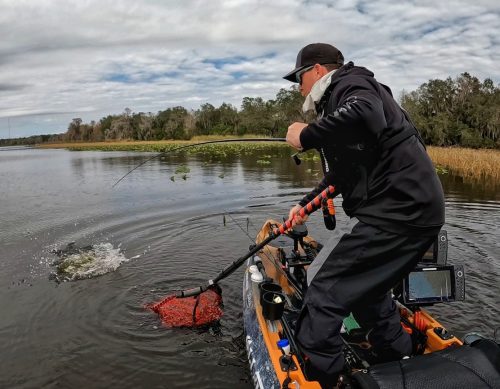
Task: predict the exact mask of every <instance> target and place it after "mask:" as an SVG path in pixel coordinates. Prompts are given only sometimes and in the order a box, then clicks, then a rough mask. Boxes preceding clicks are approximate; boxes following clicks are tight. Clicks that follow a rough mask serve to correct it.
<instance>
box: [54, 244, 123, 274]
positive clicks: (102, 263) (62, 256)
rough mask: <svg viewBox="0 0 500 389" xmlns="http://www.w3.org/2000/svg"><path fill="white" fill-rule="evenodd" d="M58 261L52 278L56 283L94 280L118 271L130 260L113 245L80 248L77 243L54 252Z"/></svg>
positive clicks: (55, 263)
mask: <svg viewBox="0 0 500 389" xmlns="http://www.w3.org/2000/svg"><path fill="white" fill-rule="evenodd" d="M52 252H53V253H54V254H56V255H57V257H58V259H57V260H56V261H55V262H54V263H53V266H55V268H56V271H55V272H54V273H53V274H51V278H52V279H54V280H55V281H56V282H64V281H74V280H81V279H86V278H92V277H96V276H100V275H102V274H106V273H108V272H110V271H114V270H116V269H117V268H118V267H119V266H120V264H121V263H123V262H126V261H128V259H127V258H126V257H125V256H124V255H123V253H121V252H120V249H119V248H114V247H113V245H112V244H111V243H98V244H93V245H88V246H83V247H78V246H77V245H76V244H75V242H71V243H69V244H68V245H67V246H66V247H65V248H63V249H57V250H53V251H52Z"/></svg>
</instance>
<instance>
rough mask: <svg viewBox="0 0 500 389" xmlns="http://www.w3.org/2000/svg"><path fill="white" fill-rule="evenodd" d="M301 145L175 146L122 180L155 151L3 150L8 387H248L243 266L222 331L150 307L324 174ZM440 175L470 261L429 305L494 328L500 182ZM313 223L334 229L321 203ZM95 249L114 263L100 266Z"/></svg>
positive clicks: (219, 262)
mask: <svg viewBox="0 0 500 389" xmlns="http://www.w3.org/2000/svg"><path fill="white" fill-rule="evenodd" d="M290 154H291V152H290V150H287V149H283V148H281V149H277V150H275V151H272V152H270V151H265V152H264V151H260V152H259V151H257V152H255V153H253V154H252V153H250V154H245V155H236V156H235V155H225V156H224V155H223V156H220V155H219V156H218V157H217V158H208V157H207V156H206V155H190V156H188V155H184V154H180V155H174V156H170V157H168V158H166V159H162V160H155V161H152V162H151V163H148V164H146V165H145V166H143V167H142V168H141V169H139V170H137V171H136V172H134V173H132V174H131V175H130V176H129V177H127V179H125V180H124V181H123V182H121V183H120V184H119V185H118V186H117V187H115V188H114V189H112V188H111V186H112V184H113V183H114V182H115V181H116V180H117V179H118V178H120V177H121V176H122V175H123V174H125V173H126V172H127V171H128V170H129V169H131V168H132V167H133V166H135V165H136V164H138V163H140V162H141V161H142V160H143V159H144V158H146V157H149V156H150V155H151V154H148V153H126V152H108V153H102V152H69V151H65V150H11V151H2V152H0V199H1V202H0V242H1V248H2V251H1V253H0V288H1V290H2V293H1V295H0V308H1V312H2V313H1V315H0V343H1V344H2V346H3V347H2V348H3V352H2V354H1V357H0V358H1V363H0V387H16V388H39V387H48V388H50V387H92V388H101V387H102V388H104V387H123V388H136V387H148V388H149V387H166V388H167V387H168V388H193V387H196V388H236V387H238V388H250V387H251V386H252V385H251V383H250V378H249V376H248V369H247V362H246V354H245V351H244V348H243V344H242V338H241V335H242V332H243V326H242V316H241V282H242V272H241V271H237V272H236V273H235V274H233V275H232V276H231V277H230V278H228V279H227V280H224V281H223V282H222V288H223V299H224V316H223V317H222V319H221V321H220V323H218V325H217V326H214V327H211V328H209V329H204V330H192V329H169V328H166V327H165V326H162V324H161V323H160V321H159V320H158V318H157V316H155V315H154V314H153V313H151V312H150V311H148V310H146V309H144V305H145V304H147V303H150V302H153V301H157V300H160V299H162V298H163V297H165V296H166V295H168V294H169V292H171V291H173V290H176V289H180V288H185V287H192V286H197V285H199V284H201V283H203V282H204V281H205V280H206V279H209V278H213V276H215V275H216V274H217V273H218V272H219V271H220V270H222V269H223V268H224V267H225V266H226V265H228V264H229V263H230V262H232V261H233V260H234V259H236V258H238V257H240V256H241V255H243V254H244V253H245V252H246V251H247V250H248V246H249V244H250V243H251V240H250V238H249V237H248V236H247V234H248V235H250V236H251V237H254V236H255V233H256V232H257V230H258V229H259V228H260V226H261V225H262V223H263V222H264V221H265V220H266V219H267V218H270V217H272V218H275V219H281V218H282V217H283V216H285V215H287V214H288V210H289V208H290V207H291V206H292V205H294V204H295V203H296V202H297V200H299V199H300V198H301V196H302V194H303V193H305V192H307V191H308V190H309V189H310V188H312V187H313V186H314V185H315V183H316V181H317V180H318V179H319V176H320V173H319V164H318V163H317V162H316V161H312V160H308V161H304V162H303V163H302V165H300V166H299V167H297V166H296V165H295V164H294V163H293V161H292V160H291V159H290V158H289V155H290ZM441 178H442V181H443V185H444V187H445V192H446V198H447V224H446V226H445V228H446V229H447V231H448V237H449V242H450V246H449V262H450V263H451V264H453V263H462V264H463V265H464V266H465V269H466V277H467V285H466V288H467V289H466V292H467V301H465V302H463V303H454V304H449V305H439V306H435V307H433V308H432V312H433V313H434V314H435V315H436V316H437V317H438V319H439V320H441V321H442V322H443V324H445V325H446V326H447V327H448V328H449V329H450V330H451V331H453V332H455V333H456V334H458V335H463V334H464V333H466V332H469V331H479V332H482V333H484V334H486V335H488V336H492V334H493V328H494V327H495V326H500V323H499V320H498V317H500V307H499V305H500V304H499V297H498V296H499V295H500V286H499V285H500V284H499V282H498V279H499V276H500V259H499V257H500V255H499V254H500V243H499V233H498V231H499V228H498V226H499V225H500V197H499V195H498V194H497V187H496V186H495V185H493V186H491V185H489V186H488V185H485V186H482V185H479V184H467V183H463V182H461V180H460V178H457V177H452V176H442V177H441ZM337 205H340V201H338V200H337ZM337 209H338V213H339V218H338V222H339V223H344V222H346V217H345V215H343V213H342V211H341V210H340V207H338V208H337ZM225 214H226V215H227V214H230V215H231V217H228V216H226V217H225V218H224V215H225ZM224 219H225V223H224ZM233 219H234V221H233ZM236 223H237V224H238V225H237V224H236ZM309 231H310V233H311V235H313V236H314V237H316V238H317V239H318V240H322V239H323V240H324V239H326V238H327V236H328V231H326V230H325V229H324V227H323V225H322V220H321V217H320V216H319V215H317V216H313V217H311V219H310V223H309ZM72 242H74V243H73V244H72V245H70V246H69V247H68V244H71V243H72ZM75 249H76V250H77V253H76V254H78V250H80V249H82V251H80V254H82V253H83V254H82V255H83V256H76V257H71V255H75V252H73V251H71V250H75ZM84 249H86V250H91V251H90V252H91V254H92V256H93V257H92V258H94V257H99V258H100V260H101V262H99V263H92V264H91V265H92V266H90V265H89V264H88V262H86V261H87V257H85V255H87V254H88V252H89V251H85V250H84ZM58 250H60V251H58ZM61 250H62V251H61ZM65 250H66V251H65ZM92 250H93V251H92ZM68 258H70V259H71V261H73V262H71V263H66V267H65V269H66V270H68V269H69V270H68V271H69V272H70V273H69V275H68V274H61V268H60V267H58V265H61V260H67V259H68ZM75 263H76V265H75ZM82 264H83V265H82ZM71 266H77V267H78V269H80V271H81V274H79V276H78V277H73V276H72V275H74V274H75V270H74V269H73V268H72V267H71ZM58 270H59V277H57V276H55V275H57V274H58ZM64 280H70V281H66V282H61V281H64ZM58 281H59V282H58Z"/></svg>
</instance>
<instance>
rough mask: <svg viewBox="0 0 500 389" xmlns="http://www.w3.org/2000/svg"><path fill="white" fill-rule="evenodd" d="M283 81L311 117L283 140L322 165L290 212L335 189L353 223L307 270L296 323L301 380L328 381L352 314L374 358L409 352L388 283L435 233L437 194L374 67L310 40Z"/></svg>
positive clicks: (411, 133)
mask: <svg viewBox="0 0 500 389" xmlns="http://www.w3.org/2000/svg"><path fill="white" fill-rule="evenodd" d="M284 78H285V79H286V80H289V81H292V82H298V83H299V85H300V92H301V94H302V96H304V97H305V102H304V107H303V109H304V110H310V109H313V110H315V111H316V113H317V114H318V117H317V120H316V121H314V122H313V123H310V124H306V123H298V122H296V123H293V124H292V125H290V126H289V127H288V133H287V142H288V143H289V144H290V145H291V146H293V147H294V148H296V149H298V150H309V149H313V148H314V149H317V150H318V151H319V154H320V157H321V161H322V165H323V171H324V178H323V180H322V181H321V182H320V183H319V184H318V186H317V187H316V188H315V189H313V190H312V192H311V193H310V194H308V195H306V196H305V197H304V198H303V199H302V200H301V201H300V203H299V204H298V205H297V206H295V207H294V208H292V210H291V211H290V214H292V213H294V212H295V211H296V210H297V209H298V208H299V207H300V206H302V205H305V204H306V203H307V202H308V201H309V200H311V199H312V198H313V197H314V196H315V195H316V194H318V193H319V192H320V191H321V190H322V189H324V188H325V187H327V186H328V185H335V188H336V194H341V195H342V199H343V204H342V206H343V208H344V210H345V213H346V214H347V215H348V216H350V217H351V222H352V223H351V229H350V232H348V233H347V234H344V235H342V236H340V237H339V238H340V239H337V240H335V239H334V238H333V237H332V238H331V239H330V241H328V242H327V244H326V245H325V247H324V248H323V250H322V251H321V253H320V254H319V255H318V257H317V258H316V259H315V261H314V262H313V264H312V265H311V266H310V268H309V269H308V274H307V278H308V280H307V281H308V284H309V287H308V290H307V293H306V296H305V300H304V306H303V309H302V312H301V314H300V317H299V320H298V322H297V327H296V334H297V341H298V343H299V345H300V347H301V349H302V351H303V352H304V353H305V354H306V356H307V357H308V361H309V365H308V367H307V371H306V373H307V374H308V377H309V379H314V380H318V381H319V382H320V383H321V385H322V386H323V387H332V386H334V385H335V384H336V382H337V377H338V374H339V372H340V371H341V370H342V368H343V366H344V359H343V355H342V340H341V338H340V329H341V325H342V320H343V318H344V317H346V316H347V315H349V313H350V312H352V313H353V315H354V316H355V318H356V319H357V321H358V322H359V324H360V325H362V326H363V328H366V329H370V332H369V335H368V338H369V341H370V343H371V344H372V346H373V351H374V353H375V354H377V355H378V356H379V358H380V360H385V361H388V360H394V359H398V358H401V357H402V356H404V355H409V354H410V353H411V351H412V350H411V349H412V346H411V341H410V337H409V335H408V334H407V333H406V332H405V331H403V330H402V327H401V324H400V317H399V312H398V310H397V309H396V306H395V303H394V301H393V300H392V298H391V294H390V289H391V288H392V287H393V286H394V285H395V284H396V283H397V282H398V281H399V280H401V279H402V277H403V276H405V275H406V274H408V273H409V272H410V271H411V270H412V269H413V268H414V266H415V265H416V263H417V262H418V261H419V260H420V259H421V258H422V256H423V254H424V253H425V251H426V250H427V249H428V248H429V246H430V245H431V243H432V242H433V240H434V239H435V237H436V236H437V234H438V232H439V230H440V228H441V226H442V225H443V223H444V196H443V190H442V187H441V184H440V181H439V179H438V177H437V175H436V172H435V169H434V167H433V165H432V162H431V161H430V159H429V157H428V155H427V153H426V151H425V147H424V145H423V144H422V140H421V138H420V136H419V134H418V132H417V131H416V129H415V128H414V126H413V124H412V123H411V121H410V119H409V118H408V116H407V114H406V113H405V112H404V111H403V110H402V109H401V108H400V107H399V106H398V104H397V103H396V101H395V100H394V99H393V97H392V94H391V91H390V89H389V88H388V87H386V86H385V85H382V84H380V83H378V82H377V81H376V80H375V78H374V77H373V73H372V72H370V71H369V70H367V69H365V68H363V67H357V66H354V64H353V63H352V62H349V63H347V64H344V58H343V55H342V53H341V52H340V51H339V50H338V49H337V48H335V47H333V46H331V45H328V44H324V43H315V44H310V45H307V46H305V47H304V48H303V49H302V50H300V51H299V53H298V55H297V62H296V67H295V69H294V70H292V71H291V72H290V73H288V74H287V75H286V76H284ZM303 221H304V219H299V220H298V221H297V222H298V223H302V222H303Z"/></svg>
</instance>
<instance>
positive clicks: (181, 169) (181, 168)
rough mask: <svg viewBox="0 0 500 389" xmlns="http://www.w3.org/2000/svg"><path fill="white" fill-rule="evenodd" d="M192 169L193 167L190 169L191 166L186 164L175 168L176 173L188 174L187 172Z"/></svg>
mask: <svg viewBox="0 0 500 389" xmlns="http://www.w3.org/2000/svg"><path fill="white" fill-rule="evenodd" d="M190 171H191V169H189V167H187V166H186V165H180V166H178V167H177V169H175V174H182V173H183V174H186V173H189V172H190Z"/></svg>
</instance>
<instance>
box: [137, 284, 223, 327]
mask: <svg viewBox="0 0 500 389" xmlns="http://www.w3.org/2000/svg"><path fill="white" fill-rule="evenodd" d="M146 307H147V308H149V309H151V310H152V311H154V312H156V313H157V314H158V315H159V316H160V318H161V320H162V322H163V323H164V324H165V325H166V326H168V327H199V326H204V325H207V324H210V323H213V322H215V321H217V320H219V319H220V318H221V316H222V314H223V311H222V296H221V294H220V292H219V291H217V290H214V289H208V290H207V291H205V292H203V293H201V294H200V295H198V296H196V297H184V298H178V297H176V296H168V297H166V298H165V299H163V300H162V301H159V302H157V303H154V304H149V305H147V306H146Z"/></svg>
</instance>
